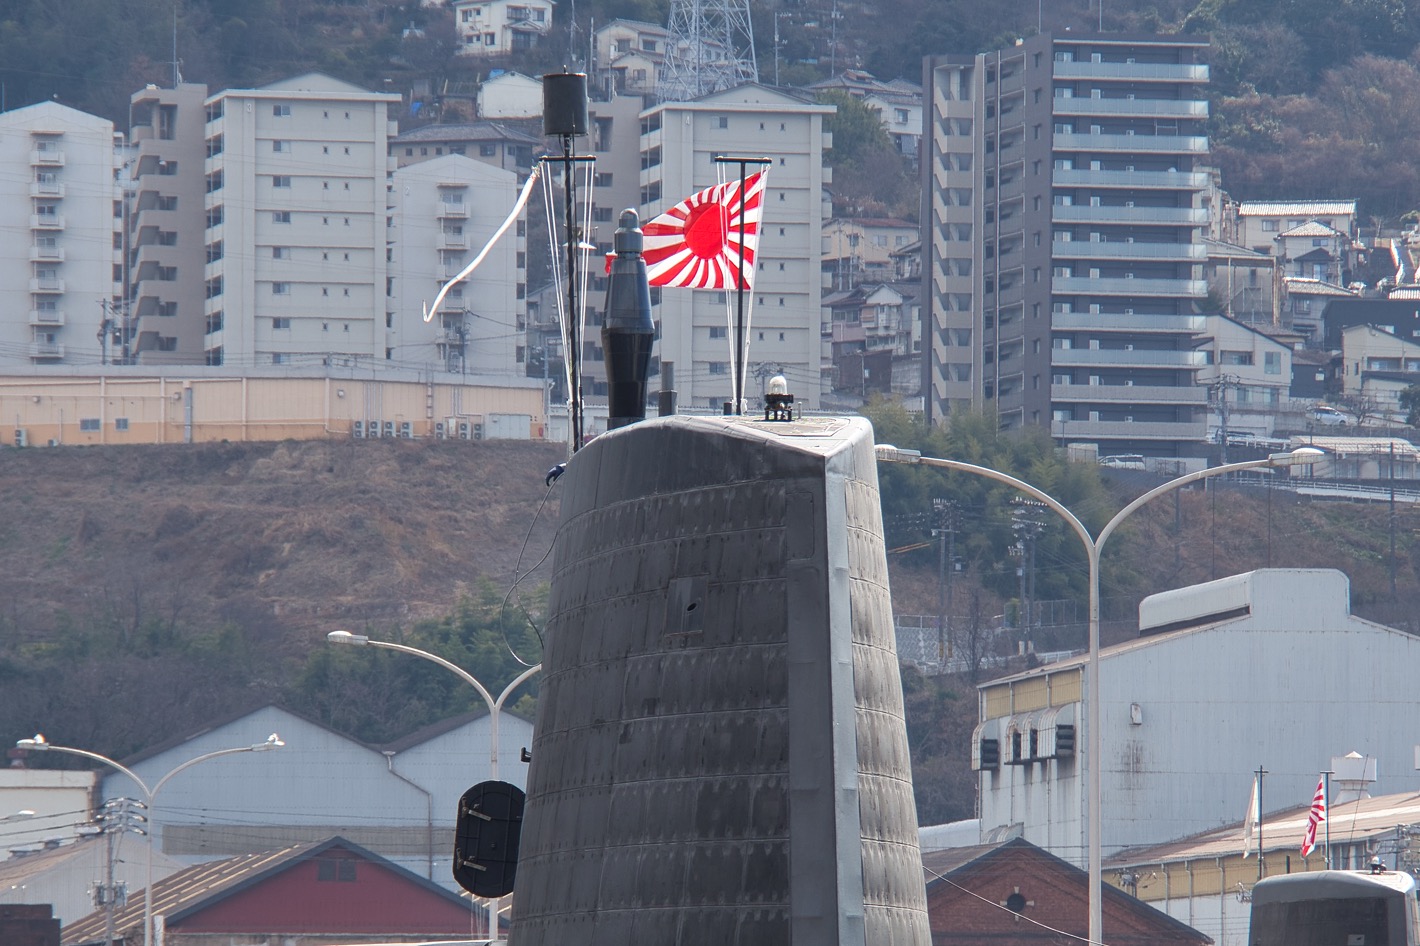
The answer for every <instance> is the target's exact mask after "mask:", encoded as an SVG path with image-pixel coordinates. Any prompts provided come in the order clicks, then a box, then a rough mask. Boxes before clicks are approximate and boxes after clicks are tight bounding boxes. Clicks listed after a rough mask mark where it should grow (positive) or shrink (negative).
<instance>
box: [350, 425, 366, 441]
mask: <svg viewBox="0 0 1420 946" xmlns="http://www.w3.org/2000/svg"><path fill="white" fill-rule="evenodd" d="M350 436H352V437H355V438H357V439H364V436H365V422H364V421H363V420H357V421H355V422H354V423H352V424H351V425H350Z"/></svg>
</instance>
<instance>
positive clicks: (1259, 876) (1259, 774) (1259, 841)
mask: <svg viewBox="0 0 1420 946" xmlns="http://www.w3.org/2000/svg"><path fill="white" fill-rule="evenodd" d="M1266 774H1267V770H1266V769H1264V768H1263V767H1262V766H1260V765H1259V766H1258V767H1257V879H1258V880H1261V879H1262V875H1263V873H1264V872H1263V869H1262V862H1263V860H1264V859H1265V858H1266V856H1267V855H1265V854H1264V853H1263V847H1262V777H1263V776H1264V775H1266Z"/></svg>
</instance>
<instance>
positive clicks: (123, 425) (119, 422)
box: [113, 338, 177, 430]
mask: <svg viewBox="0 0 1420 946" xmlns="http://www.w3.org/2000/svg"><path fill="white" fill-rule="evenodd" d="M158 341H159V342H160V343H161V342H165V341H172V342H174V343H176V342H177V339H175V338H174V339H165V338H160V339H158ZM158 349H159V350H160V351H162V350H164V349H163V346H162V345H161V344H159V346H158ZM168 350H171V349H168ZM113 429H114V430H127V429H128V418H127V417H115V418H114V419H113Z"/></svg>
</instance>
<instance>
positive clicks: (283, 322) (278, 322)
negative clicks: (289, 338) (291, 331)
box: [271, 318, 291, 328]
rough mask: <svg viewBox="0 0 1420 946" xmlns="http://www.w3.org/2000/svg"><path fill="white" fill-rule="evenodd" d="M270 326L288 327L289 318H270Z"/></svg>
mask: <svg viewBox="0 0 1420 946" xmlns="http://www.w3.org/2000/svg"><path fill="white" fill-rule="evenodd" d="M271 327H272V328H290V327H291V320H290V319H285V318H278V319H272V320H271Z"/></svg>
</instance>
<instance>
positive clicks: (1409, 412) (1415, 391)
mask: <svg viewBox="0 0 1420 946" xmlns="http://www.w3.org/2000/svg"><path fill="white" fill-rule="evenodd" d="M1400 409H1401V410H1403V411H1405V422H1406V423H1407V424H1409V425H1410V426H1411V427H1420V384H1412V385H1410V386H1409V387H1408V388H1406V389H1405V390H1404V391H1401V392H1400Z"/></svg>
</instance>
